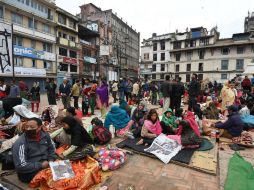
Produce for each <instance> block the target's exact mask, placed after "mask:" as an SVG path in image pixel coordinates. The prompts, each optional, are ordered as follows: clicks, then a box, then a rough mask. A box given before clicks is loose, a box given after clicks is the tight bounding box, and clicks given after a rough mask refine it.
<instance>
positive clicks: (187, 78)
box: [186, 74, 190, 82]
mask: <svg viewBox="0 0 254 190" xmlns="http://www.w3.org/2000/svg"><path fill="white" fill-rule="evenodd" d="M186 82H190V74H186Z"/></svg>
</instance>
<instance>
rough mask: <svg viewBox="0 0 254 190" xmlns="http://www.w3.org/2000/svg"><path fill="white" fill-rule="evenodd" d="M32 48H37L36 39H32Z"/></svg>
mask: <svg viewBox="0 0 254 190" xmlns="http://www.w3.org/2000/svg"><path fill="white" fill-rule="evenodd" d="M31 48H34V49H36V41H35V40H31Z"/></svg>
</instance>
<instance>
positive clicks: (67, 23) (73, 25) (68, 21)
mask: <svg viewBox="0 0 254 190" xmlns="http://www.w3.org/2000/svg"><path fill="white" fill-rule="evenodd" d="M56 17H57V18H56V20H57V28H56V35H57V47H56V53H57V64H58V76H57V81H58V84H60V83H62V80H63V78H64V77H67V78H69V79H71V80H72V81H71V82H72V83H73V82H75V80H76V79H78V78H79V63H80V61H81V62H82V60H83V58H82V57H80V55H79V52H80V49H81V46H80V43H79V37H78V18H77V17H76V16H74V15H72V14H70V13H69V12H67V11H65V10H63V9H61V8H57V9H56ZM79 59H81V60H79Z"/></svg>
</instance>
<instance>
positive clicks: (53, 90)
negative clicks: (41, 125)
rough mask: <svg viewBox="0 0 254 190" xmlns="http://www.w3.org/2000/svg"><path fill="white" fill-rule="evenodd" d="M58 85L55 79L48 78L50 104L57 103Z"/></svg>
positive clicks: (46, 87) (47, 87) (47, 86)
mask: <svg viewBox="0 0 254 190" xmlns="http://www.w3.org/2000/svg"><path fill="white" fill-rule="evenodd" d="M56 87H57V86H56V84H55V82H54V79H51V80H49V79H47V81H46V86H45V89H46V90H47V96H48V102H49V105H56Z"/></svg>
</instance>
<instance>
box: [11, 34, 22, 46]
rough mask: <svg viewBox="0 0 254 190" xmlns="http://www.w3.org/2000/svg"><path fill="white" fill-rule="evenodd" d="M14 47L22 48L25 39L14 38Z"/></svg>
mask: <svg viewBox="0 0 254 190" xmlns="http://www.w3.org/2000/svg"><path fill="white" fill-rule="evenodd" d="M13 45H17V46H22V45H23V38H21V37H17V36H14V37H13Z"/></svg>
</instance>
